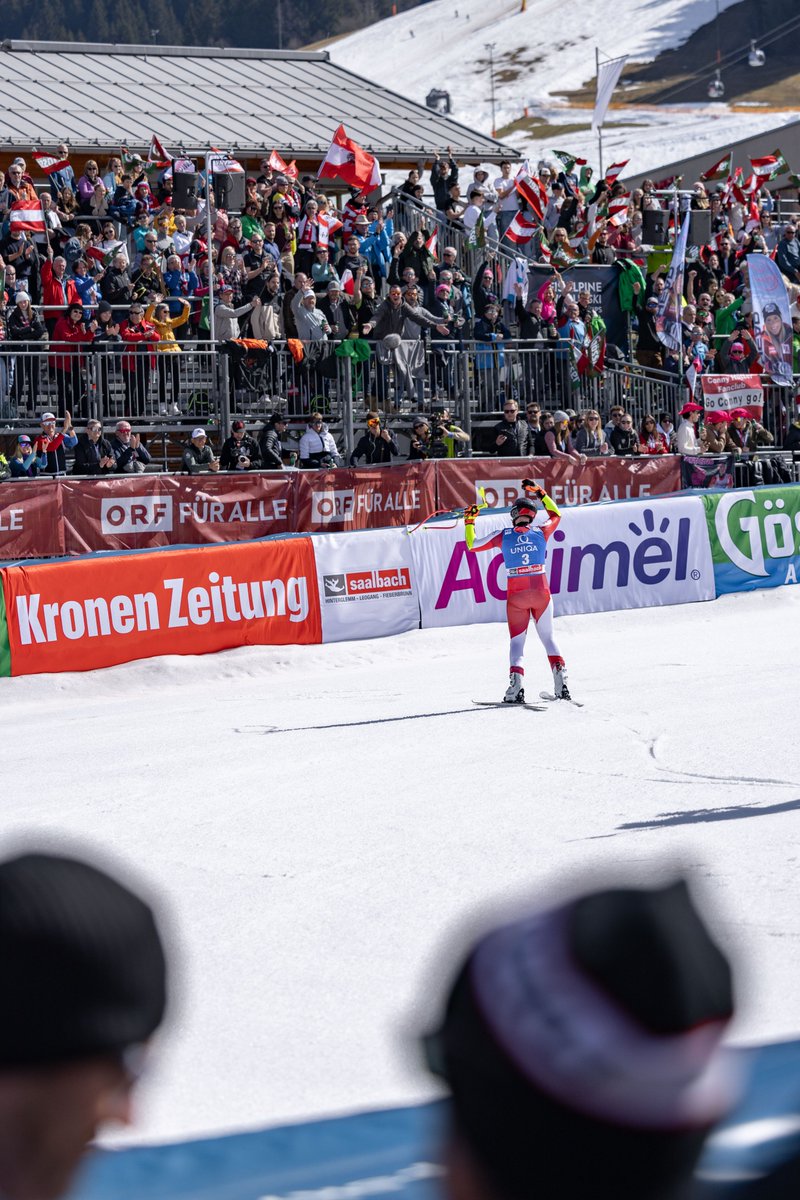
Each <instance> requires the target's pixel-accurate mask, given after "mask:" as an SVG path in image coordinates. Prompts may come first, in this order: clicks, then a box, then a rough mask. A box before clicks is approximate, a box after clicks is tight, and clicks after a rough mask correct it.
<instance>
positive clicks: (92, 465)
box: [72, 419, 117, 475]
mask: <svg viewBox="0 0 800 1200" xmlns="http://www.w3.org/2000/svg"><path fill="white" fill-rule="evenodd" d="M116 469H117V460H116V458H115V457H114V451H113V449H112V446H111V442H110V441H108V439H107V438H104V437H103V426H102V424H101V423H100V421H98V420H96V419H92V420H91V421H89V422H88V424H87V426H86V432H85V433H79V434H78V444H77V446H76V447H75V460H74V462H73V464H72V474H73V475H111V474H113V472H114V471H116Z"/></svg>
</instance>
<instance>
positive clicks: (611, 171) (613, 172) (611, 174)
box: [605, 158, 631, 184]
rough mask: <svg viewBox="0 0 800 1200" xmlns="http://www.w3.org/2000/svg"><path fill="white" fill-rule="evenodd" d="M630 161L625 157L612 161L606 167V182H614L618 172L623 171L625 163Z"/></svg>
mask: <svg viewBox="0 0 800 1200" xmlns="http://www.w3.org/2000/svg"><path fill="white" fill-rule="evenodd" d="M630 161H631V160H630V159H629V158H626V159H624V160H623V161H622V162H618V163H612V164H611V166H610V167H609V168H608V169H607V171H606V173H605V181H606V183H608V184H612V183H616V181H617V176H618V175H619V174H620V172H621V171H623V170H624V169H625V167H627V165H628V163H629V162H630Z"/></svg>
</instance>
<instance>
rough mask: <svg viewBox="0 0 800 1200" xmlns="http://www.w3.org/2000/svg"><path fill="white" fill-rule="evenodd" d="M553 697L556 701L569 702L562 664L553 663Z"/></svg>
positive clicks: (565, 672) (565, 670) (564, 669)
mask: <svg viewBox="0 0 800 1200" xmlns="http://www.w3.org/2000/svg"><path fill="white" fill-rule="evenodd" d="M553 695H554V696H555V698H556V700H571V699H572V697H571V696H570V694H569V688H568V687H567V668H566V667H565V666H564V664H563V663H553Z"/></svg>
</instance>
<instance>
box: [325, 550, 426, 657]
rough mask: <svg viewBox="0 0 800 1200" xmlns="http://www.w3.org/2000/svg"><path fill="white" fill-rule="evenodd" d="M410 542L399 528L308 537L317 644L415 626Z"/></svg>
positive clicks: (416, 624) (384, 634)
mask: <svg viewBox="0 0 800 1200" xmlns="http://www.w3.org/2000/svg"><path fill="white" fill-rule="evenodd" d="M410 542H411V538H410V537H409V536H408V534H407V533H406V532H405V530H404V529H378V530H375V531H373V532H367V533H359V535H358V536H357V537H342V536H341V535H340V534H335V533H334V534H320V535H319V536H317V537H315V538H314V556H315V558H316V562H317V589H318V591H319V602H320V610H321V614H322V640H323V642H341V641H351V640H352V639H354V638H370V637H388V636H389V635H391V634H394V633H406V632H407V631H408V630H409V629H418V628H419V604H418V602H417V596H416V589H415V587H414V573H413V565H412V562H411V548H410Z"/></svg>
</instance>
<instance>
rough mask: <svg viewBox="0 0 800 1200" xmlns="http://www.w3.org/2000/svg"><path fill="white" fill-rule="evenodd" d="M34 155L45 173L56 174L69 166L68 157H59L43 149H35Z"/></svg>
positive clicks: (37, 163) (34, 158)
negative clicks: (46, 152)
mask: <svg viewBox="0 0 800 1200" xmlns="http://www.w3.org/2000/svg"><path fill="white" fill-rule="evenodd" d="M32 157H33V160H34V162H35V163H36V165H37V166H39V167H41V168H42V170H43V171H44V173H45V175H55V173H56V172H57V171H63V170H65V169H66V168H67V167H68V166H69V159H68V158H59V157H58V155H56V154H45V153H44V152H43V151H39V150H34V152H33V155H32Z"/></svg>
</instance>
